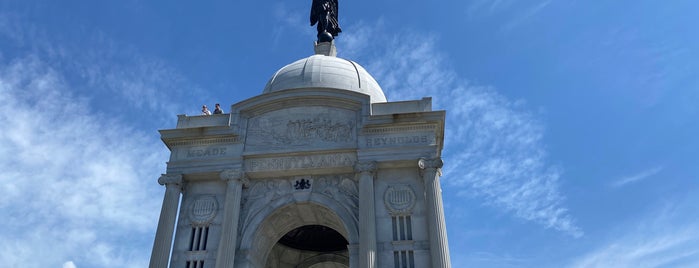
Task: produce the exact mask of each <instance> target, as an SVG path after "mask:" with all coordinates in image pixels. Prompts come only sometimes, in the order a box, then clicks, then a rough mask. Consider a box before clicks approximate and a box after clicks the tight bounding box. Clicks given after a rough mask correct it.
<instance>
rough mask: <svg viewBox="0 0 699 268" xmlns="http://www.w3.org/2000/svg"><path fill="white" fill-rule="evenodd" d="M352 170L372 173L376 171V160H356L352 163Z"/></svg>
mask: <svg viewBox="0 0 699 268" xmlns="http://www.w3.org/2000/svg"><path fill="white" fill-rule="evenodd" d="M354 170H355V171H356V172H359V173H364V172H370V173H374V172H376V161H365V162H357V163H356V164H355V165H354Z"/></svg>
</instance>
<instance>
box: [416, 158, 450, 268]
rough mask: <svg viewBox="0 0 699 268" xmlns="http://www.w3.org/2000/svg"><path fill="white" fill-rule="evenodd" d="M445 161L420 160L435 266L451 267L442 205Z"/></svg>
mask: <svg viewBox="0 0 699 268" xmlns="http://www.w3.org/2000/svg"><path fill="white" fill-rule="evenodd" d="M443 165H444V163H443V162H442V159H440V158H434V159H425V158H420V160H418V166H419V167H420V170H421V171H422V172H421V173H422V178H423V180H424V182H425V206H426V210H427V225H428V231H429V235H430V255H431V259H432V267H433V268H450V267H451V260H450V259H449V243H448V242H447V227H446V224H445V222H444V206H443V205H442V188H441V187H440V186H439V177H440V176H441V175H442V170H441V168H442V166H443Z"/></svg>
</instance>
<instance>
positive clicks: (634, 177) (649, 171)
mask: <svg viewBox="0 0 699 268" xmlns="http://www.w3.org/2000/svg"><path fill="white" fill-rule="evenodd" d="M662 170H663V167H654V168H651V169H647V170H644V171H641V172H639V173H637V174H634V175H631V176H626V177H623V178H619V179H616V180H614V181H613V182H612V183H611V186H612V187H621V186H624V185H627V184H629V183H634V182H637V181H640V180H644V179H647V178H649V177H652V176H654V175H655V174H658V173H659V172H660V171H662Z"/></svg>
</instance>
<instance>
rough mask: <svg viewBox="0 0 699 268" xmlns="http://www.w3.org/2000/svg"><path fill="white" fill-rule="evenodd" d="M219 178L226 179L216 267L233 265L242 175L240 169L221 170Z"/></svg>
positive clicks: (242, 181) (241, 191)
mask: <svg viewBox="0 0 699 268" xmlns="http://www.w3.org/2000/svg"><path fill="white" fill-rule="evenodd" d="M220 176H221V179H222V180H224V181H226V183H227V184H228V185H227V188H226V200H225V201H224V202H225V203H224V205H223V209H224V211H223V223H222V224H221V241H220V242H219V243H218V254H217V257H216V267H217V268H223V267H233V264H234V262H235V253H236V248H237V241H238V220H239V218H240V199H241V196H242V194H243V183H244V180H245V178H244V175H243V172H242V171H241V170H238V169H235V170H234V169H229V170H224V171H223V172H221V175H220Z"/></svg>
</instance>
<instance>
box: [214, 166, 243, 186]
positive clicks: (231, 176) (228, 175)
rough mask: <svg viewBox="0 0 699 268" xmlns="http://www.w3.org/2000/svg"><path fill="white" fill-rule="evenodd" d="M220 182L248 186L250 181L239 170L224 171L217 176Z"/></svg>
mask: <svg viewBox="0 0 699 268" xmlns="http://www.w3.org/2000/svg"><path fill="white" fill-rule="evenodd" d="M219 177H220V178H221V180H224V181H234V182H240V183H242V184H243V185H249V184H250V180H249V179H248V178H247V177H246V176H245V173H244V172H243V171H242V170H240V169H226V170H223V171H221V174H219Z"/></svg>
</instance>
